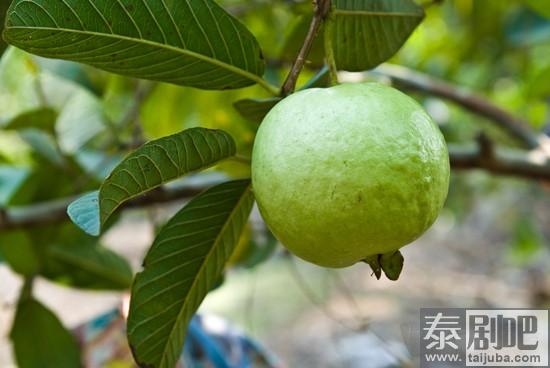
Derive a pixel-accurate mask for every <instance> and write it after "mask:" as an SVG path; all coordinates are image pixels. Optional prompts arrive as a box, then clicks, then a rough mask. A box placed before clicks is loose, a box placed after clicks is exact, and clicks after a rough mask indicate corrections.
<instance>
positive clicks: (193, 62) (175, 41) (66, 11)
mask: <svg viewBox="0 0 550 368" xmlns="http://www.w3.org/2000/svg"><path fill="white" fill-rule="evenodd" d="M4 37H5V39H6V40H7V41H8V42H9V43H11V44H12V45H15V46H17V47H19V48H21V49H23V50H26V51H29V52H31V53H34V54H37V55H41V56H45V57H50V58H60V59H66V60H72V61H77V62H82V63H86V64H89V65H93V66H95V67H98V68H100V69H104V70H107V71H110V72H114V73H118V74H122V75H126V76H131V77H137V78H144V79H151V80H157V81H163V82H169V83H174V84H179V85H185V86H192V87H198V88H204V89H229V88H241V87H245V86H248V85H251V84H254V83H255V82H258V81H259V80H261V75H262V74H263V71H264V62H263V57H262V53H261V51H260V47H259V45H258V42H257V41H256V39H255V38H254V36H253V35H252V34H251V33H250V32H249V31H248V30H247V29H246V28H245V27H244V26H243V25H242V24H241V23H240V22H239V21H238V20H236V19H235V18H233V17H232V16H231V15H229V14H228V13H227V12H226V11H225V10H223V9H222V8H221V7H220V6H219V5H217V4H216V3H215V2H214V1H213V0H181V1H156V0H144V1H133V2H131V3H128V2H127V3H126V4H123V3H122V2H120V1H117V2H113V1H112V0H95V1H77V2H74V1H73V2H67V1H63V0H49V1H46V0H30V1H29V0H14V2H13V4H12V6H11V7H10V10H9V11H8V18H7V21H6V29H5V31H4Z"/></svg>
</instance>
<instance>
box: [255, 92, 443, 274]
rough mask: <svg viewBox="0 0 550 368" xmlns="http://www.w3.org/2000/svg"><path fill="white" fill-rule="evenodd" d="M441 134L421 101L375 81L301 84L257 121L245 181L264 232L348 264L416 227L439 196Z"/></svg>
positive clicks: (329, 263)
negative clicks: (320, 85) (303, 86)
mask: <svg viewBox="0 0 550 368" xmlns="http://www.w3.org/2000/svg"><path fill="white" fill-rule="evenodd" d="M449 172H450V168H449V156H448V152H447V146H446V144H445V140H444V139H443V136H442V134H441V132H440V131H439V129H438V127H437V126H436V124H434V122H433V121H432V120H431V118H430V117H429V115H428V114H427V113H426V112H425V111H424V109H423V108H422V107H421V106H420V105H419V104H418V103H417V102H416V101H414V100H413V99H412V98H410V97H408V96H407V95H405V94H403V93H401V92H399V91H398V90H396V89H394V88H391V87H388V86H385V85H382V84H378V83H361V84H341V85H338V86H335V87H331V88H325V89H321V88H314V89H308V90H304V91H301V92H297V93H295V94H292V95H290V96H289V97H287V98H285V99H284V100H282V101H281V102H280V103H278V104H277V105H276V106H275V107H274V108H273V109H272V110H271V111H270V112H269V114H268V115H267V116H266V117H265V119H264V121H263V122H262V124H261V126H260V128H259V130H258V134H257V136H256V141H255V143H254V151H253V155H252V186H253V190H254V194H255V196H256V200H257V203H258V207H259V209H260V212H261V214H262V217H263V218H264V220H265V222H266V223H267V225H268V226H269V228H270V229H271V231H272V232H273V234H274V235H275V236H276V237H277V238H278V239H279V240H280V241H281V242H282V243H283V244H284V245H285V246H286V247H287V248H288V249H289V250H290V251H291V252H292V253H294V254H296V255H297V256H299V257H301V258H303V259H304V260H306V261H309V262H311V263H314V264H317V265H319V266H323V267H333V268H340V267H347V266H350V265H353V264H355V263H356V262H359V261H361V260H363V259H365V258H366V257H368V256H372V255H376V254H383V253H388V252H391V251H395V250H397V249H399V248H401V247H403V246H404V245H406V244H408V243H410V242H412V241H413V240H415V239H416V238H418V237H419V236H420V235H422V234H423V233H424V232H425V231H426V230H427V229H428V228H429V227H430V226H431V225H432V223H433V222H434V221H435V219H436V217H437V215H438V213H439V211H440V209H441V207H442V206H443V204H444V202H445V199H446V197H447V191H448V187H449Z"/></svg>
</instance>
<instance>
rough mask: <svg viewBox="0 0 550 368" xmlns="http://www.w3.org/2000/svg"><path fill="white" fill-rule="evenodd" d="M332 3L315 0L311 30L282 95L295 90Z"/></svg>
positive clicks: (328, 0) (282, 89)
mask: <svg viewBox="0 0 550 368" xmlns="http://www.w3.org/2000/svg"><path fill="white" fill-rule="evenodd" d="M330 4H331V0H314V14H313V18H312V19H311V23H310V24H309V30H308V32H307V35H306V38H305V39H304V43H303V45H302V48H301V49H300V52H299V53H298V56H297V57H296V60H295V61H294V64H292V67H291V68H290V72H289V73H288V76H287V77H286V80H285V82H284V84H283V87H282V88H281V95H282V96H288V95H289V94H291V93H292V92H294V89H295V88H296V82H297V80H298V77H299V76H300V73H301V72H302V69H303V68H304V64H305V62H306V59H307V56H308V55H309V52H310V51H311V47H312V46H313V41H314V40H315V37H317V33H318V32H319V28H321V25H322V24H323V21H324V20H325V18H326V16H327V15H328V13H329V11H330Z"/></svg>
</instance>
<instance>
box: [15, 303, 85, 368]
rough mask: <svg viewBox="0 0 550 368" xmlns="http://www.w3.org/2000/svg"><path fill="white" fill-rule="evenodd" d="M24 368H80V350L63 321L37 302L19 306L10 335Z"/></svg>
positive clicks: (16, 356) (18, 363) (17, 359)
mask: <svg viewBox="0 0 550 368" xmlns="http://www.w3.org/2000/svg"><path fill="white" fill-rule="evenodd" d="M10 337H11V341H12V342H13V347H14V352H15V360H16V361H17V366H18V367H20V368H75V367H80V366H81V365H82V364H81V361H80V350H79V348H78V345H77V343H76V341H75V338H74V337H73V336H72V335H71V333H70V332H69V331H67V329H65V327H63V325H62V324H61V322H60V321H59V319H58V318H57V317H56V316H55V314H53V313H52V311H50V310H49V309H48V308H46V307H45V306H43V305H42V304H40V303H39V302H38V301H36V300H34V299H25V300H23V301H21V302H20V303H19V304H18V306H17V311H16V313H15V320H14V322H13V326H12V329H11V333H10Z"/></svg>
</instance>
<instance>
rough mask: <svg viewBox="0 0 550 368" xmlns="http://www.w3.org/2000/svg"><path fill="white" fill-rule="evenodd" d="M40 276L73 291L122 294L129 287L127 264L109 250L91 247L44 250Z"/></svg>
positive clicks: (88, 245)
mask: <svg viewBox="0 0 550 368" xmlns="http://www.w3.org/2000/svg"><path fill="white" fill-rule="evenodd" d="M45 263H46V267H45V270H44V271H43V273H44V275H45V276H46V277H48V278H50V279H53V280H55V281H58V282H61V283H65V284H68V285H70V286H73V287H79V288H85V289H102V290H124V289H127V288H129V287H130V285H131V283H132V277H133V273H132V269H131V268H130V265H129V264H128V262H127V261H126V260H125V259H124V258H122V257H121V256H119V255H118V254H117V253H115V252H113V251H112V250H110V249H108V248H105V247H102V246H99V245H92V244H82V243H80V244H72V245H53V246H50V247H48V249H47V251H46V259H45Z"/></svg>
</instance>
